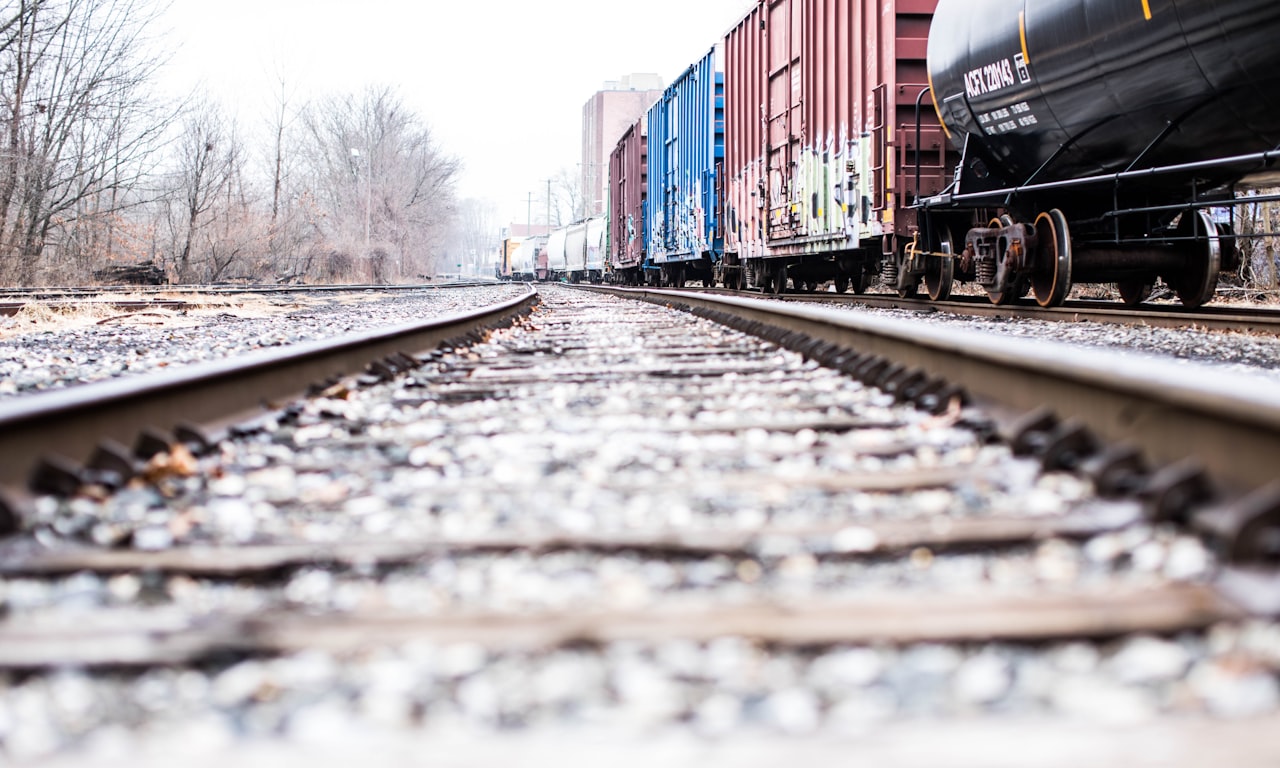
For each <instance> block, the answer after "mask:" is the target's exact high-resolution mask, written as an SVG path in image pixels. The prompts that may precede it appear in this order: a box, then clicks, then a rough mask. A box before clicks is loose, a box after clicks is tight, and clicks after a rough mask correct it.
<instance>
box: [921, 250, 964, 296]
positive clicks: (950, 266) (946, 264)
mask: <svg viewBox="0 0 1280 768" xmlns="http://www.w3.org/2000/svg"><path fill="white" fill-rule="evenodd" d="M938 246H939V247H938V250H939V251H941V252H942V253H945V254H948V255H949V254H951V253H953V251H952V250H951V238H950V237H945V238H943V240H942V242H940V243H939V244H938ZM955 269H956V263H955V260H954V259H951V258H942V257H941V256H929V257H927V259H926V261H925V272H924V287H925V289H927V290H928V291H929V298H930V299H933V300H934V301H946V300H947V299H949V298H951V286H952V285H953V284H954V283H955Z"/></svg>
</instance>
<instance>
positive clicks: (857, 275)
mask: <svg viewBox="0 0 1280 768" xmlns="http://www.w3.org/2000/svg"><path fill="white" fill-rule="evenodd" d="M870 285H871V275H868V274H867V271H866V270H865V269H863V268H862V267H858V271H857V272H854V273H853V276H852V279H851V280H850V281H849V287H851V288H853V292H854V293H856V294H858V295H862V294H864V293H866V292H867V288H868V287H869V286H870Z"/></svg>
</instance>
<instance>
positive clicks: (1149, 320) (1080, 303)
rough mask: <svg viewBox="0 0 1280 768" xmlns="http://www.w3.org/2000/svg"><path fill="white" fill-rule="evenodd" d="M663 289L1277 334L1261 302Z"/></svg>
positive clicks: (1273, 313)
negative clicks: (1046, 302)
mask: <svg viewBox="0 0 1280 768" xmlns="http://www.w3.org/2000/svg"><path fill="white" fill-rule="evenodd" d="M665 290H676V291H689V292H694V293H707V294H710V295H723V296H743V297H748V298H751V297H754V298H766V299H773V300H777V301H786V302H798V303H811V304H833V305H848V304H852V305H859V306H866V307H876V308H880V309H905V310H913V311H917V312H945V313H951V314H956V315H963V316H968V317H987V318H1004V319H1009V318H1022V319H1029V320H1047V321H1056V322H1062V321H1065V322H1093V323H1107V324H1112V325H1144V326H1150V327H1153V328H1200V329H1204V330H1211V331H1231V332H1237V333H1258V334H1269V335H1280V311H1277V310H1275V309H1267V308H1265V307H1241V306H1214V305H1206V306H1201V307H1199V308H1197V309H1196V310H1194V311H1188V310H1187V309H1186V308H1184V307H1182V306H1181V305H1175V304H1153V303H1146V304H1142V305H1141V306H1138V307H1127V306H1125V305H1124V304H1122V303H1121V302H1118V301H1093V300H1082V299H1075V300H1071V301H1068V302H1066V303H1065V304H1063V305H1062V306H1060V307H1048V308H1046V307H1041V306H1039V305H1038V304H1036V303H1035V302H1034V301H1032V300H1030V299H1022V300H1019V301H1017V302H1015V303H1013V304H1002V305H995V304H992V303H991V301H990V300H989V299H987V298H986V297H985V296H963V295H953V296H952V297H951V298H950V299H949V300H947V301H933V300H931V299H928V298H914V297H913V298H902V297H899V296H897V295H895V294H881V293H863V294H850V293H844V294H841V293H783V294H769V293H766V294H761V293H760V292H758V291H731V290H726V289H709V288H670V289H665Z"/></svg>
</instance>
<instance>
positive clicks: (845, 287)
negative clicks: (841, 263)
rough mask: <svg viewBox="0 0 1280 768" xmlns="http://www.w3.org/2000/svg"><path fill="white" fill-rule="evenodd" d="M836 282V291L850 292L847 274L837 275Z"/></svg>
mask: <svg viewBox="0 0 1280 768" xmlns="http://www.w3.org/2000/svg"><path fill="white" fill-rule="evenodd" d="M835 284H836V293H848V292H849V277H848V276H847V275H836V279H835Z"/></svg>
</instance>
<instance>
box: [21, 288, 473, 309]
mask: <svg viewBox="0 0 1280 768" xmlns="http://www.w3.org/2000/svg"><path fill="white" fill-rule="evenodd" d="M493 284H494V283H493V282H492V281H487V282H456V283H425V284H421V285H247V286H217V285H211V286H194V285H193V286H185V285H174V286H162V287H150V286H128V287H111V286H102V287H94V288H33V289H26V290H23V289H15V288H9V289H4V290H0V316H7V317H12V316H13V315H16V314H18V313H19V312H21V311H22V310H23V309H24V308H27V307H31V306H33V305H38V306H40V307H42V308H45V309H49V310H55V311H69V310H75V309H81V308H84V307H86V306H91V307H98V308H102V307H108V308H110V309H113V310H117V311H127V312H140V311H146V310H155V309H163V310H182V309H191V308H192V307H198V306H204V305H206V304H207V303H208V297H210V296H219V297H226V296H277V295H300V294H316V295H326V294H329V295H333V294H348V293H373V292H376V293H406V292H421V291H436V290H443V289H451V288H474V287H477V286H485V285H493ZM117 296H119V298H115V297H117ZM138 296H141V297H142V298H137V297H138ZM179 297H182V298H179Z"/></svg>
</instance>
